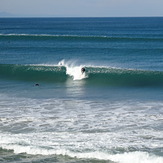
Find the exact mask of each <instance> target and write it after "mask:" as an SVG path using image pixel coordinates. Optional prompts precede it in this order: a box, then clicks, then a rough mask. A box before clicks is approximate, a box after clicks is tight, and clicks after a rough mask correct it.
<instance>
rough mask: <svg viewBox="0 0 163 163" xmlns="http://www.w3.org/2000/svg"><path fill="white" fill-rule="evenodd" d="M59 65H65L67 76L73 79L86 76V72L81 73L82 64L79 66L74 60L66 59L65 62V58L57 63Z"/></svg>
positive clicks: (80, 78)
mask: <svg viewBox="0 0 163 163" xmlns="http://www.w3.org/2000/svg"><path fill="white" fill-rule="evenodd" d="M58 65H59V66H65V67H66V74H67V75H69V76H72V77H73V80H82V79H84V78H87V75H86V73H85V72H84V73H82V72H81V69H82V67H84V66H82V65H80V66H76V65H75V62H73V61H67V62H65V60H62V61H60V62H59V63H58Z"/></svg>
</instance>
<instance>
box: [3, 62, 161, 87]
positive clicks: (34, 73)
mask: <svg viewBox="0 0 163 163" xmlns="http://www.w3.org/2000/svg"><path fill="white" fill-rule="evenodd" d="M81 67H82V66H72V65H68V64H67V65H66V64H63V65H56V66H52V65H14V64H1V65H0V77H1V78H8V79H10V80H25V81H35V82H66V81H67V80H68V79H70V80H84V81H85V82H86V84H91V85H108V86H137V87H139V86H140V87H143V86H155V87H158V86H161V87H163V72H162V71H145V70H129V69H118V68H109V67H96V66H86V67H85V69H86V72H85V73H84V74H82V73H81Z"/></svg>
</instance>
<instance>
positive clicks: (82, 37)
mask: <svg viewBox="0 0 163 163" xmlns="http://www.w3.org/2000/svg"><path fill="white" fill-rule="evenodd" d="M2 37H12V38H26V39H30V38H38V39H41V38H43V39H45V38H46V39H74V40H92V41H93V40H94V41H96V40H97V41H98V40H100V41H108V40H111V41H113V40H116V41H117V40H125V41H127V40H129V41H140V40H141V41H163V38H162V37H138V36H137V37H131V36H121V37H117V36H102V35H99V36H98V35H52V34H16V33H11V34H0V38H2Z"/></svg>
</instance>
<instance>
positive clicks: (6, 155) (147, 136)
mask: <svg viewBox="0 0 163 163" xmlns="http://www.w3.org/2000/svg"><path fill="white" fill-rule="evenodd" d="M162 29H163V18H161V17H160V18H154V17H153V18H1V19H0V161H2V162H14V161H15V162H32V161H33V162H103V161H104V162H119V163H127V162H131V161H132V162H133V161H135V162H136V163H137V162H140V163H141V162H142V163H144V162H148V163H161V162H163V152H162V150H163V143H162V142H163V136H162V135H163V128H162V125H163V122H162V120H163V101H162V99H163V93H162V91H163V56H162V55H163V30H162ZM82 67H84V68H85V72H84V73H82V72H81V69H82Z"/></svg>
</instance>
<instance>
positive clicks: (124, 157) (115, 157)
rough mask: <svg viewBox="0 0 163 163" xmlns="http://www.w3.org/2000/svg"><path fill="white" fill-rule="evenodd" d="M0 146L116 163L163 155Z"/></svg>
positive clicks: (151, 162) (146, 161) (158, 162)
mask: <svg viewBox="0 0 163 163" xmlns="http://www.w3.org/2000/svg"><path fill="white" fill-rule="evenodd" d="M2 148H4V149H8V150H14V153H16V154H19V153H27V154H31V155H39V154H40V155H63V156H69V157H72V158H81V159H83V158H84V159H98V160H110V161H114V162H117V163H131V162H132V163H162V162H163V157H159V156H156V155H150V154H149V153H147V152H129V153H122V154H109V153H104V152H98V151H97V152H87V153H84V152H80V153H79V152H72V151H69V150H65V149H61V148H60V149H44V148H39V147H33V146H20V145H2Z"/></svg>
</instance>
